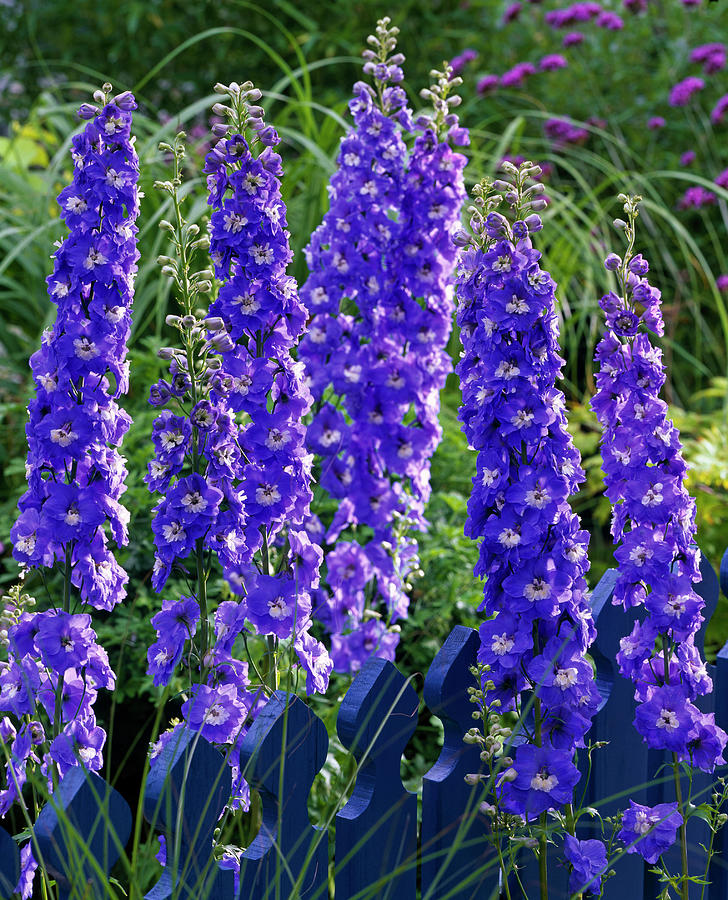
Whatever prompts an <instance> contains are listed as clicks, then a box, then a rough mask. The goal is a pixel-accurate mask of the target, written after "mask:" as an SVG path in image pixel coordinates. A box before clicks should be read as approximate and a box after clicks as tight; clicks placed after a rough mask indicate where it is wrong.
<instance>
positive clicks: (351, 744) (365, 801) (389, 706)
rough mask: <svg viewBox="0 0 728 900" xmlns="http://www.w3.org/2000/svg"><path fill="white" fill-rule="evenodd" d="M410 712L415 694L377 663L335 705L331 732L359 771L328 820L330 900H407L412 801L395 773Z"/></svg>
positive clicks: (413, 839) (412, 724) (413, 721)
mask: <svg viewBox="0 0 728 900" xmlns="http://www.w3.org/2000/svg"><path fill="white" fill-rule="evenodd" d="M418 709H419V698H418V697H417V694H416V693H415V691H414V690H413V689H412V687H411V686H410V684H409V683H408V682H407V681H406V680H405V678H404V676H403V675H402V674H401V673H400V672H399V670H398V669H397V668H396V667H395V666H393V665H392V663H391V662H388V661H387V660H384V659H370V660H369V661H368V662H366V663H365V664H364V666H362V668H361V671H360V672H359V674H358V675H357V676H356V678H355V679H354V681H353V682H352V684H351V687H350V688H349V690H348V692H347V694H346V696H345V697H344V700H343V701H342V703H341V707H340V709H339V716H338V719H337V724H336V730H337V732H338V734H339V737H340V738H341V742H342V743H343V745H344V746H345V747H347V748H348V749H349V750H350V752H351V753H352V754H353V756H354V758H355V759H356V761H357V763H358V764H359V766H360V768H359V772H358V776H357V779H356V785H355V787H354V792H353V794H352V795H351V798H350V799H349V802H348V803H347V804H346V806H344V808H343V809H342V810H341V811H340V812H339V813H338V814H337V816H336V900H350V898H354V897H356V898H357V900H363V898H364V897H372V898H374V897H376V898H377V900H414V897H415V891H416V884H417V795H416V794H411V793H410V792H409V791H407V790H405V788H404V786H403V785H402V780H401V778H400V771H399V770H400V761H401V758H402V753H403V751H404V748H405V746H406V745H407V742H408V741H409V739H410V738H411V737H412V735H413V734H414V731H415V728H416V726H417V711H418ZM395 871H397V872H398V873H399V874H397V875H396V876H395V877H393V878H392V877H391V874H392V873H393V872H395ZM379 879H386V881H383V883H382V884H380V885H379V886H377V881H378V880H379Z"/></svg>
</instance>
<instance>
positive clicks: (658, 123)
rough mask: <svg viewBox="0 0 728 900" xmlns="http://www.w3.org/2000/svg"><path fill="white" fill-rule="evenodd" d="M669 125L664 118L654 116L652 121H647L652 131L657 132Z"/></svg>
mask: <svg viewBox="0 0 728 900" xmlns="http://www.w3.org/2000/svg"><path fill="white" fill-rule="evenodd" d="M666 124H667V123H666V122H665V120H664V119H663V118H662V116H652V118H651V119H648V120H647V127H648V128H649V129H650V131H657V129H658V128H664V127H665V125H666Z"/></svg>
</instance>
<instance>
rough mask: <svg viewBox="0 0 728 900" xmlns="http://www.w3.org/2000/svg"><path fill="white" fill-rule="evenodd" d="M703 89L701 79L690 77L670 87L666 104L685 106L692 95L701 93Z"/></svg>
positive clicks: (703, 84)
mask: <svg viewBox="0 0 728 900" xmlns="http://www.w3.org/2000/svg"><path fill="white" fill-rule="evenodd" d="M704 87H705V82H704V81H703V79H702V78H696V77H695V76H694V75H690V76H688V77H687V78H683V80H682V81H678V83H677V84H675V85H673V86H672V88H671V90H670V98H669V101H668V102H669V103H670V106H687V105H688V103H689V102H690V98H691V97H692V96H693V94H695V93H697V92H698V91H702V89H703V88H704Z"/></svg>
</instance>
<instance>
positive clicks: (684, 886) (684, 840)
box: [672, 753, 690, 900]
mask: <svg viewBox="0 0 728 900" xmlns="http://www.w3.org/2000/svg"><path fill="white" fill-rule="evenodd" d="M672 771H673V775H674V778H675V796H676V798H677V806H678V809H679V810H680V815H681V817H682V825H680V858H681V861H682V879H681V881H680V897H681V898H682V900H689V896H690V895H689V889H690V882H689V881H688V829H687V824H686V821H685V809H684V807H683V798H682V785H681V784H680V764H679V763H678V760H677V753H673V754H672Z"/></svg>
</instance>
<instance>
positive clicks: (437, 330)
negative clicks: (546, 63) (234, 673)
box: [299, 23, 467, 671]
mask: <svg viewBox="0 0 728 900" xmlns="http://www.w3.org/2000/svg"><path fill="white" fill-rule="evenodd" d="M395 34H396V30H394V29H389V30H387V29H386V27H385V28H384V29H382V23H380V26H378V31H377V35H376V37H375V40H376V41H377V42H378V43H379V42H382V41H386V40H387V39H390V40H393V37H394V35H395ZM393 49H394V47H393V46H390V47H389V48H386V47H385V46H384V44H383V43H382V44H381V47H380V55H381V56H382V58H383V59H386V58H390V59H391V57H389V54H390V53H391V52H392V50H393ZM371 53H375V51H374V50H372V51H367V52H366V53H365V56H366V57H367V58H369V54H371ZM394 59H396V60H397V63H396V71H397V72H398V71H399V63H400V62H401V60H402V57H401V55H400V54H397V55H396V56H395V57H394ZM392 65H394V64H393V63H391V62H385V63H383V66H384V68H383V69H381V70H377V71H378V74H377V78H380V80H381V84H382V88H383V89H382V93H381V102H380V101H379V99H378V95H377V92H376V91H374V90H373V89H372V88H371V87H369V86H368V85H366V84H364V83H362V82H358V83H357V84H356V85H355V88H354V90H355V99H354V100H353V101H352V102H351V103H350V109H351V112H352V114H353V116H354V128H353V129H352V130H351V131H350V132H349V133H348V134H347V135H346V136H345V137H344V138H343V139H342V143H341V149H340V151H339V155H338V165H337V171H336V172H335V174H334V176H333V177H332V181H331V185H330V188H329V193H330V197H331V205H330V209H329V211H328V212H327V213H326V215H325V217H324V219H323V221H322V223H321V225H320V226H319V227H318V228H317V230H316V231H315V232H314V234H313V235H312V239H311V243H310V245H309V247H308V248H307V251H306V254H307V261H308V264H309V269H310V275H309V277H308V279H307V281H306V283H305V284H304V285H303V287H302V290H301V294H302V297H303V299H304V301H305V302H306V304H307V306H308V307H309V309H310V311H311V313H312V319H311V322H310V325H309V329H308V333H307V335H306V336H305V337H304V339H303V340H302V342H301V345H300V349H299V359H301V360H302V361H303V362H304V363H305V365H306V370H307V375H308V380H309V384H310V386H311V391H312V393H313V395H314V399H315V401H316V407H315V413H314V416H313V420H312V422H311V425H310V426H309V429H308V432H307V443H308V447H309V449H310V450H312V451H313V452H314V453H316V455H317V458H318V467H319V468H320V478H319V480H320V483H321V486H322V487H323V488H324V489H325V490H326V491H327V492H328V494H329V495H330V496H331V497H334V498H336V499H338V500H339V501H340V502H339V507H338V510H337V512H336V514H335V515H334V518H333V521H332V522H331V524H330V526H329V528H328V531H327V532H326V536H325V540H326V543H328V544H329V545H331V544H332V543H333V542H334V541H335V540H336V538H337V536H338V535H339V534H341V533H342V532H343V531H344V530H345V529H346V530H347V531H346V535H345V537H346V538H347V540H345V541H344V542H343V543H342V542H340V543H339V545H338V547H337V549H335V550H333V551H330V552H329V553H328V555H327V570H328V575H327V577H326V579H325V583H324V584H322V586H321V588H320V590H319V591H318V592H317V594H316V597H315V601H316V602H315V615H316V617H317V618H318V619H319V620H320V621H321V622H322V623H323V624H324V625H325V627H326V628H327V630H328V631H329V632H330V633H331V635H332V651H331V652H332V656H333V657H334V661H335V666H336V668H337V669H339V670H342V671H347V670H349V671H350V670H354V669H357V668H359V666H360V665H361V663H362V662H364V661H365V660H366V659H367V658H368V656H370V655H372V654H378V655H381V656H386V657H388V658H389V657H390V655H391V653H392V652H393V648H394V646H396V643H397V640H398V634H397V631H396V630H390V627H389V626H390V625H393V624H394V623H395V622H396V620H397V619H399V618H401V617H403V616H404V615H406V611H407V605H408V598H407V595H406V593H405V579H406V577H407V575H408V574H409V572H411V571H412V570H413V569H415V568H416V550H417V546H416V542H415V541H414V540H413V539H412V537H411V534H410V532H412V531H413V530H421V529H423V528H424V527H425V522H424V518H423V510H424V504H425V503H426V501H427V498H428V497H429V492H430V488H429V460H430V457H431V456H432V453H433V452H434V449H435V447H436V446H437V443H438V442H439V440H440V434H441V432H440V428H439V425H438V422H437V415H438V410H439V391H440V389H441V388H442V386H443V384H444V381H445V377H446V375H447V372H448V370H449V367H450V363H449V359H448V357H447V354H446V352H445V345H446V343H447V338H448V335H449V333H450V327H451V325H450V323H451V313H452V299H451V296H452V295H451V287H450V278H451V271H452V268H453V265H454V255H455V249H454V247H453V246H452V244H451V242H450V240H449V233H450V230H451V228H452V226H453V225H454V223H455V222H456V221H457V219H458V217H459V211H460V206H461V204H462V200H463V196H464V190H463V187H462V174H461V173H462V168H463V166H464V163H465V158H464V157H463V156H462V155H461V154H459V153H455V152H453V150H452V149H451V144H455V143H464V142H466V140H467V133H466V132H464V131H463V129H461V128H460V126H459V124H458V121H457V117H456V116H455V115H454V113H452V112H450V110H449V107H448V103H447V100H446V98H447V95H448V93H449V92H451V90H452V88H453V87H455V86H456V85H457V84H459V79H453V78H452V73H451V72H449V71H448V73H445V74H443V75H442V76H441V77H440V79H439V81H438V83H437V84H435V85H433V87H432V88H431V90H430V91H428V92H426V99H428V100H429V101H430V102H431V103H432V104H433V106H434V107H435V117H434V119H432V118H429V117H423V118H422V119H421V120H419V121H418V122H417V123H416V128H415V126H414V125H413V123H412V121H411V114H410V112H409V110H408V108H407V105H406V96H405V94H404V91H403V90H402V89H401V88H400V87H399V86H398V85H397V84H389V83H388V78H387V77H385V76H386V74H387V71H388V67H391V66H392ZM414 130H417V131H418V132H419V133H418V134H417V136H416V139H415V142H414V147H413V149H412V151H411V152H410V153H409V154H408V153H407V150H406V147H405V143H404V140H403V137H404V135H406V134H408V133H410V132H412V131H414ZM373 136H375V137H376V140H373V139H372V138H373ZM324 395H325V396H324ZM344 413H345V414H346V416H344ZM362 528H370V529H371V530H372V536H371V539H369V540H368V541H367V542H366V543H363V542H362V543H357V541H358V540H361V538H360V537H359V535H360V534H361V529H362ZM349 537H353V538H354V539H355V540H348V538H349ZM365 595H366V601H365ZM372 611H376V612H377V614H379V615H383V617H384V618H383V620H382V621H381V622H380V623H379V624H378V625H377V626H375V625H372V624H369V622H368V621H367V617H368V616H369V614H370V612H372ZM359 632H361V634H359Z"/></svg>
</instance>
